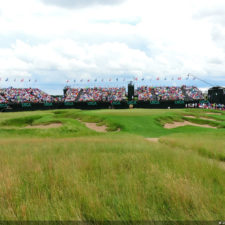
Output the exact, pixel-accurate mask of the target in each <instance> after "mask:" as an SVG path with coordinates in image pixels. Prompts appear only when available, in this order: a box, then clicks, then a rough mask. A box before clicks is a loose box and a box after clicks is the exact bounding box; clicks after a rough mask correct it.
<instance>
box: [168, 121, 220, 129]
mask: <svg viewBox="0 0 225 225" xmlns="http://www.w3.org/2000/svg"><path fill="white" fill-rule="evenodd" d="M188 125H189V126H195V127H205V128H214V129H216V128H217V127H213V126H210V125H207V124H196V123H191V122H188V121H184V122H174V123H166V124H165V125H164V128H166V129H173V128H177V127H183V126H188Z"/></svg>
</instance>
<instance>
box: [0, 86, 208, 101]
mask: <svg viewBox="0 0 225 225" xmlns="http://www.w3.org/2000/svg"><path fill="white" fill-rule="evenodd" d="M135 94H136V95H137V100H139V101H151V100H159V101H160V100H164V101H168V100H186V99H187V100H201V99H204V97H203V94H202V92H201V91H200V90H199V89H198V88H197V87H194V86H191V87H186V86H182V87H148V86H141V87H138V88H137V89H136V90H135ZM125 100H127V97H126V89H125V87H120V88H119V87H112V88H103V87H95V88H70V87H67V88H66V91H65V96H61V97H60V96H59V97H53V96H51V95H49V94H47V93H45V92H43V91H41V90H40V89H38V88H12V87H11V88H3V89H0V103H1V104H2V103H26V102H32V103H45V102H75V101H76V102H90V101H96V102H99V101H100V102H112V101H125Z"/></svg>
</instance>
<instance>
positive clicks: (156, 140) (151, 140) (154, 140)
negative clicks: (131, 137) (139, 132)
mask: <svg viewBox="0 0 225 225" xmlns="http://www.w3.org/2000/svg"><path fill="white" fill-rule="evenodd" d="M145 140H147V141H150V142H155V143H158V142H159V138H145Z"/></svg>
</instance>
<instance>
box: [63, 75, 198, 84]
mask: <svg viewBox="0 0 225 225" xmlns="http://www.w3.org/2000/svg"><path fill="white" fill-rule="evenodd" d="M155 79H156V80H157V81H159V80H170V79H171V80H175V78H174V77H171V78H170V79H168V78H167V77H165V78H160V77H156V78H155ZM155 79H152V78H151V79H145V78H141V79H138V77H135V78H133V80H134V81H138V80H140V81H153V80H155ZM189 79H190V77H189V76H187V77H186V78H183V79H182V77H177V80H189ZM195 79H196V78H195V77H193V78H192V80H195ZM126 80H129V81H130V79H126V78H123V79H120V81H123V82H125V81H126ZM86 81H87V82H88V83H89V82H91V80H90V79H88V80H84V79H81V80H73V81H70V80H66V83H70V82H74V83H77V82H80V83H82V82H86ZM93 81H94V82H113V81H116V82H118V81H119V78H116V79H115V80H113V79H112V78H109V79H100V80H98V79H94V80H93Z"/></svg>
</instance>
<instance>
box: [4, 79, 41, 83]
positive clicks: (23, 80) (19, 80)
mask: <svg viewBox="0 0 225 225" xmlns="http://www.w3.org/2000/svg"><path fill="white" fill-rule="evenodd" d="M1 81H5V82H9V81H10V79H9V78H6V79H5V80H4V79H2V78H0V82H1ZM12 81H14V82H25V81H26V80H25V79H24V78H21V79H17V78H14V79H12ZM31 81H33V82H35V83H36V82H37V80H36V79H35V80H32V79H28V82H31Z"/></svg>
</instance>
